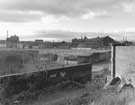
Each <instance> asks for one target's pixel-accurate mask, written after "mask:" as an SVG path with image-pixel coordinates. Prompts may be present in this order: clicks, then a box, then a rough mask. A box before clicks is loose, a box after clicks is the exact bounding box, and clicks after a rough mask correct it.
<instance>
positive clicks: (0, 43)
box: [0, 40, 7, 48]
mask: <svg viewBox="0 0 135 105" xmlns="http://www.w3.org/2000/svg"><path fill="white" fill-rule="evenodd" d="M6 47H7V44H6V41H5V40H0V48H6Z"/></svg>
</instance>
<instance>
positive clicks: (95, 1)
mask: <svg viewBox="0 0 135 105" xmlns="http://www.w3.org/2000/svg"><path fill="white" fill-rule="evenodd" d="M124 1H129V0H2V1H0V9H1V10H6V11H9V12H10V13H9V12H8V13H7V12H5V13H3V14H0V20H1V21H17V22H19V21H20V22H21V21H22V22H23V21H32V20H35V19H40V18H41V17H43V16H45V15H54V16H68V17H82V16H83V15H85V14H89V13H95V14H96V13H99V14H100V12H101V15H102V12H103V11H106V14H104V15H103V17H106V16H107V15H108V14H107V13H108V12H109V13H110V11H111V10H113V9H116V7H117V9H118V8H119V4H121V3H123V2H124ZM13 11H23V12H24V14H15V13H13ZM29 11H32V12H37V11H38V12H41V13H43V14H44V15H42V16H40V15H39V16H38V15H35V14H29V13H27V12H29ZM25 13H26V14H25ZM31 17H33V18H31ZM95 17H100V15H95ZM101 18H102V17H101Z"/></svg>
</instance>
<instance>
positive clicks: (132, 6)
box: [122, 1, 135, 13]
mask: <svg viewBox="0 0 135 105" xmlns="http://www.w3.org/2000/svg"><path fill="white" fill-rule="evenodd" d="M122 7H123V10H124V11H125V12H127V13H135V1H132V2H131V1H130V2H124V3H122Z"/></svg>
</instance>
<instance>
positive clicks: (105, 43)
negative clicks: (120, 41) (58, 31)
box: [72, 36, 117, 49]
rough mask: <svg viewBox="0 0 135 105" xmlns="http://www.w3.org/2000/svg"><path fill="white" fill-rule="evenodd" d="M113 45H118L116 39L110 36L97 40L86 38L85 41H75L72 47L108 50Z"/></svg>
mask: <svg viewBox="0 0 135 105" xmlns="http://www.w3.org/2000/svg"><path fill="white" fill-rule="evenodd" d="M111 43H117V41H115V40H114V39H112V38H111V37H109V36H105V37H96V38H91V39H88V38H86V37H85V38H84V39H82V38H81V39H73V40H72V45H73V46H74V47H75V46H76V47H79V48H94V49H95V48H106V47H110V44H111Z"/></svg>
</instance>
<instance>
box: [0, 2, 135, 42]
mask: <svg viewBox="0 0 135 105" xmlns="http://www.w3.org/2000/svg"><path fill="white" fill-rule="evenodd" d="M7 30H8V33H9V36H11V35H15V34H16V35H18V36H19V37H20V39H21V40H34V39H43V40H53V41H55V40H65V41H67V40H71V39H72V38H75V37H81V36H84V35H87V37H96V36H97V33H100V34H99V35H98V36H104V35H110V36H112V37H114V38H115V39H118V40H119V39H123V38H127V39H129V40H135V0H0V39H5V38H6V37H7V33H6V32H7ZM104 33H106V34H104Z"/></svg>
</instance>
